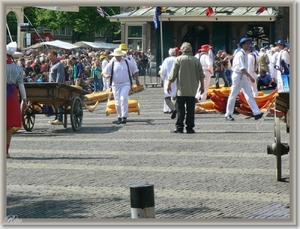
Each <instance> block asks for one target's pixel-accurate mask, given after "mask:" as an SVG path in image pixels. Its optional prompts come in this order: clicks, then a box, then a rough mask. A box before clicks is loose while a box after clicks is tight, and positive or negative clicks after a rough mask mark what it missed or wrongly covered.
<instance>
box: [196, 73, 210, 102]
mask: <svg viewBox="0 0 300 229" xmlns="http://www.w3.org/2000/svg"><path fill="white" fill-rule="evenodd" d="M204 75H205V78H204V92H203V93H202V94H201V95H200V92H199V89H200V86H201V85H199V87H198V90H197V93H196V95H195V98H197V99H198V100H199V99H201V102H204V101H205V100H206V99H207V91H208V88H209V84H210V79H211V74H210V73H209V72H208V71H204Z"/></svg>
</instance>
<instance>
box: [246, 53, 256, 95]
mask: <svg viewBox="0 0 300 229" xmlns="http://www.w3.org/2000/svg"><path fill="white" fill-rule="evenodd" d="M247 53H248V72H249V74H250V75H251V76H252V78H253V79H254V80H255V81H254V82H251V80H250V79H249V83H250V87H251V89H252V93H253V96H254V97H256V96H258V91H257V74H256V72H257V70H258V63H257V62H258V59H257V56H256V55H255V54H254V53H253V47H250V48H249V49H248V50H247Z"/></svg>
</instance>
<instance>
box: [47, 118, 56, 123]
mask: <svg viewBox="0 0 300 229" xmlns="http://www.w3.org/2000/svg"><path fill="white" fill-rule="evenodd" d="M55 120H56V119H53V120H50V121H48V123H50V124H52V122H54V121H55Z"/></svg>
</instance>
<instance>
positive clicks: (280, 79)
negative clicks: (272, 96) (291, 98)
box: [277, 71, 284, 92]
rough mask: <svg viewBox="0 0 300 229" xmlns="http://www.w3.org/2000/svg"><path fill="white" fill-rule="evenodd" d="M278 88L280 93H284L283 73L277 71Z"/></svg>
mask: <svg viewBox="0 0 300 229" xmlns="http://www.w3.org/2000/svg"><path fill="white" fill-rule="evenodd" d="M277 88H278V92H284V90H283V82H282V78H281V72H280V71H277Z"/></svg>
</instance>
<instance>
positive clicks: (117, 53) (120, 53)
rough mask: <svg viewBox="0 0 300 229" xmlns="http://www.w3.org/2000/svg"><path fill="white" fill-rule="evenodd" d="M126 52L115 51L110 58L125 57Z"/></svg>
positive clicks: (117, 49)
mask: <svg viewBox="0 0 300 229" xmlns="http://www.w3.org/2000/svg"><path fill="white" fill-rule="evenodd" d="M125 54H126V52H124V51H122V50H121V49H119V48H116V49H114V52H113V53H111V54H110V56H124V55H125Z"/></svg>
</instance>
